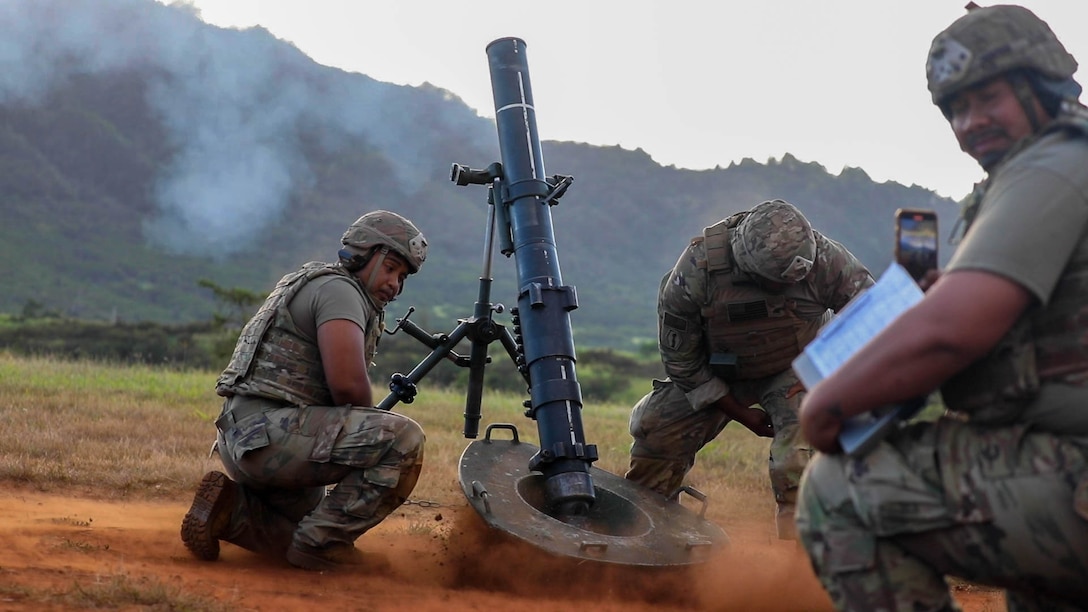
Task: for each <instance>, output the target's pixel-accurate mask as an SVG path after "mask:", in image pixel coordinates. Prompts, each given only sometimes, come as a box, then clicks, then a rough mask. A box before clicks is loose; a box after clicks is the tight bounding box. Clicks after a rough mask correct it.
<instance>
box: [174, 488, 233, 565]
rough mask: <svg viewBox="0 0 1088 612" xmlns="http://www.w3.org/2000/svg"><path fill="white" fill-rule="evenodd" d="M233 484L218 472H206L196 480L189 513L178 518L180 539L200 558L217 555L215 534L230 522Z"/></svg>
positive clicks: (217, 545)
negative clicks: (198, 484)
mask: <svg viewBox="0 0 1088 612" xmlns="http://www.w3.org/2000/svg"><path fill="white" fill-rule="evenodd" d="M232 485H233V483H232V482H231V480H230V478H228V477H227V475H226V474H224V473H222V472H208V473H207V474H205V475H204V478H203V479H201V481H200V486H198V487H197V489H196V495H195V496H194V497H193V504H192V506H190V507H189V512H187V513H186V514H185V518H184V519H182V521H181V541H182V542H184V543H185V548H188V549H189V552H191V553H193V555H194V556H195V557H196V558H198V559H201V560H203V561H215V560H216V559H218V558H219V537H218V536H219V534H220V533H221V532H222V531H223V529H224V528H226V526H227V523H228V522H229V521H230V512H229V511H228V512H224V511H223V510H224V509H227V510H229V509H230V507H231V505H232V504H233V503H234V488H233V486H232Z"/></svg>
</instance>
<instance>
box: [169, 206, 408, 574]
mask: <svg viewBox="0 0 1088 612" xmlns="http://www.w3.org/2000/svg"><path fill="white" fill-rule="evenodd" d="M387 222H391V223H392V227H391V228H390V227H389V223H387ZM359 226H361V227H362V230H363V234H365V235H359V232H358V231H356V230H358V229H359ZM401 228H408V229H409V230H414V234H413V233H412V232H411V231H409V232H408V235H401V234H398V233H397V232H398V231H399V230H400V229H401ZM353 231H354V232H355V233H354V234H353ZM380 231H384V232H386V233H385V234H382V233H380ZM375 232H378V233H377V234H375ZM402 233H403V232H402ZM387 234H388V235H387ZM374 235H377V236H378V237H379V238H381V240H382V241H385V242H388V243H390V244H392V245H394V246H395V247H401V248H396V249H394V250H396V251H397V252H398V253H400V254H401V255H402V257H403V258H404V259H405V261H407V262H408V263H409V267H410V268H411V270H412V271H413V272H414V271H416V270H418V269H419V265H420V264H421V263H422V261H423V258H424V257H425V248H426V243H425V241H424V240H423V238H422V235H420V234H418V230H415V228H414V226H411V225H410V223H408V222H407V221H406V220H403V219H402V218H401V217H399V216H397V215H394V214H393V213H388V212H386V211H378V212H376V213H370V214H369V215H364V217H362V218H360V220H359V221H357V222H356V224H355V225H353V226H352V228H349V230H348V232H347V233H345V236H344V240H343V243H344V245H345V247H346V248H345V249H344V250H343V251H341V261H340V262H339V263H336V264H325V263H320V262H314V263H309V264H306V265H305V266H303V268H302V269H301V270H299V271H297V272H294V273H291V274H288V275H286V276H284V277H283V278H282V279H281V280H280V281H279V283H277V285H276V287H275V289H274V290H273V291H272V292H271V294H270V295H269V296H268V298H267V299H266V300H265V303H264V304H263V305H262V306H261V308H260V309H259V310H258V312H257V314H256V315H254V317H253V318H252V319H251V320H250V321H249V322H248V323H247V324H246V326H245V328H244V329H243V330H242V333H241V335H240V337H239V339H238V344H237V346H236V348H235V351H234V355H233V356H232V358H231V361H230V364H229V365H228V366H227V368H226V369H225V370H224V371H223V373H222V375H221V376H220V377H219V381H218V383H217V386H216V391H217V392H218V393H219V395H222V396H224V397H226V400H225V401H224V404H223V411H222V414H221V415H220V417H219V418H218V419H217V420H216V423H215V425H216V429H217V449H218V451H219V456H220V459H221V461H222V463H223V467H224V471H225V472H226V473H227V474H228V475H229V476H230V479H231V480H232V481H234V483H236V485H230V489H229V493H228V494H226V495H224V494H221V493H220V491H221V490H222V489H221V486H222V482H221V481H220V482H217V481H216V480H215V473H211V474H210V475H208V476H206V477H205V482H206V483H212V484H215V485H217V486H218V487H219V488H217V489H215V490H214V491H213V492H212V493H208V492H202V491H198V496H197V500H196V501H195V502H194V509H193V510H191V511H190V514H189V515H187V516H186V520H185V522H184V523H183V528H182V538H183V540H184V541H185V543H186V545H187V546H188V547H189V548H190V550H192V551H193V552H194V554H196V555H197V556H199V557H201V558H204V559H207V560H212V559H214V558H216V557H217V556H218V545H217V544H216V543H215V540H214V539H212V540H211V541H210V542H209V541H207V539H208V538H206V537H205V536H206V535H208V534H206V533H205V531H207V530H213V531H214V533H212V534H210V535H211V536H212V537H214V538H215V539H221V540H225V541H228V542H231V543H233V544H236V545H238V546H241V547H243V548H246V549H248V550H252V551H255V552H258V553H262V554H268V555H272V556H277V557H280V558H282V557H283V556H284V554H288V559H289V560H292V557H291V553H288V551H289V549H297V550H303V551H313V550H316V551H337V550H340V551H344V550H353V549H354V548H353V547H354V542H355V540H356V539H357V538H358V537H359V536H360V535H362V534H363V533H364V532H366V531H367V530H368V529H370V528H371V527H374V526H375V525H377V524H378V523H379V522H381V521H382V519H384V518H385V517H386V516H388V515H389V514H390V513H391V512H392V511H393V510H395V509H396V508H397V507H398V506H400V505H401V504H402V503H403V502H404V501H405V499H407V497H408V495H409V494H410V493H411V491H412V489H413V488H414V486H415V484H416V480H417V479H418V477H419V473H420V470H421V468H422V463H423V447H424V434H423V430H422V429H421V428H420V426H419V425H418V424H417V423H415V422H414V421H412V420H411V419H409V418H408V417H405V416H403V415H400V414H397V413H394V412H389V411H384V410H378V409H376V408H372V407H363V406H350V405H345V406H334V405H332V401H333V400H332V393H331V391H330V390H329V388H328V384H327V382H326V380H325V376H324V370H323V367H322V361H321V352H320V350H319V347H318V345H317V339H316V330H317V327H318V326H320V324H321V323H322V322H323V321H324V320H331V319H347V320H351V321H353V322H355V323H356V324H358V325H359V326H360V328H361V329H363V331H364V334H365V338H366V340H365V349H364V353H365V358H366V362H367V363H368V364H369V363H370V360H371V359H372V358H373V356H374V355H375V353H376V349H377V344H378V340H379V338H380V335H381V332H382V329H383V327H384V325H383V311H382V309H381V308H380V307H379V306H378V305H377V304H376V303H375V302H374V300H373V299H372V298H371V296H370V294H369V293H368V291H367V289H366V287H365V284H364V283H363V282H361V281H359V280H357V279H356V278H355V276H354V274H353V271H354V270H358V269H362V267H363V266H364V265H365V261H364V260H365V259H366V258H369V257H384V256H385V254H386V253H387V252H388V251H386V250H382V249H380V248H377V247H380V246H382V245H380V244H379V245H375V244H373V241H372V240H370V238H372V237H373V236H374ZM390 236H391V237H392V239H391V240H389V238H390ZM413 239H417V240H414V241H413ZM368 240H370V241H369V242H368ZM379 242H380V241H379ZM357 257H358V258H362V259H355V258H357ZM379 263H380V262H379ZM296 298H298V299H297V300H296ZM228 484H229V483H228ZM330 485H335V487H334V488H332V489H331V490H330V491H328V493H327V494H326V492H327V488H328V487H329V486H330ZM202 486H205V485H204V484H202ZM201 495H204V496H210V495H217V496H218V497H217V498H215V499H216V504H217V505H216V506H215V508H214V511H215V513H216V514H219V515H222V516H223V517H226V516H228V515H229V519H227V518H223V519H219V518H215V519H214V520H215V522H216V524H215V525H214V526H212V527H207V528H205V527H204V523H205V522H207V521H209V520H211V519H209V517H208V516H206V515H209V514H211V513H212V510H205V511H204V512H203V514H202V513H201V512H200V511H199V510H200V508H199V507H198V505H199V502H200V497H201ZM224 505H226V507H223V506H224ZM201 521H203V522H201ZM202 529H204V531H201V530H202ZM292 563H295V561H293V560H292ZM296 564H297V563H296ZM303 567H307V566H305V565H303ZM308 569H316V568H314V567H308Z"/></svg>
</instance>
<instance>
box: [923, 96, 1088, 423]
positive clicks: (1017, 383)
mask: <svg viewBox="0 0 1088 612" xmlns="http://www.w3.org/2000/svg"><path fill="white" fill-rule="evenodd" d="M1059 130H1061V131H1066V132H1068V133H1070V134H1071V135H1074V136H1077V137H1080V138H1085V137H1088V111H1085V110H1084V109H1083V107H1078V108H1067V109H1066V112H1063V113H1062V114H1061V115H1059V116H1058V118H1056V119H1055V120H1054V121H1053V122H1052V123H1051V124H1050V125H1048V126H1047V127H1046V128H1045V129H1044V130H1042V131H1040V133H1039V134H1038V135H1037V136H1033V137H1031V138H1029V139H1027V142H1026V143H1022V145H1021V146H1018V147H1016V149H1015V151H1010V154H1009V156H1008V157H1006V158H1005V159H1006V161H1007V160H1009V159H1011V158H1012V157H1013V156H1014V153H1016V152H1020V151H1023V149H1024V148H1026V147H1027V146H1028V145H1030V144H1033V143H1035V142H1036V141H1037V140H1038V139H1039V138H1040V137H1042V136H1043V135H1045V134H1050V133H1053V132H1055V131H1059ZM990 176H991V177H992V176H993V174H991V175H990ZM989 184H990V178H987V179H986V181H984V182H982V183H980V184H979V186H977V187H976V188H975V190H974V192H973V193H972V194H971V195H970V196H969V200H968V201H967V203H966V204H967V205H966V207H965V208H964V221H965V223H966V226H967V228H969V227H970V224H971V223H973V222H974V219H975V216H976V214H977V212H978V208H979V206H981V204H982V200H983V198H984V196H985V195H986V191H987V189H988V188H989ZM966 231H967V230H966V229H965V230H964V232H965V233H966ZM1086 320H1088V241H1083V240H1082V241H1081V242H1080V244H1079V245H1078V246H1077V248H1076V250H1075V251H1074V252H1073V254H1072V256H1071V257H1070V259H1069V261H1068V262H1067V263H1066V267H1065V269H1064V270H1063V272H1062V276H1061V278H1060V279H1059V281H1058V284H1057V286H1056V287H1055V288H1054V292H1053V294H1052V295H1051V297H1050V303H1049V305H1048V306H1047V307H1046V308H1034V309H1032V310H1031V311H1029V312H1028V313H1027V314H1026V315H1025V316H1023V317H1021V318H1020V320H1018V321H1017V322H1016V324H1015V325H1013V327H1012V329H1010V330H1009V332H1008V333H1007V334H1006V335H1005V336H1004V337H1003V338H1002V339H1001V340H1000V341H999V342H998V344H997V346H995V347H994V348H993V349H991V350H990V352H989V353H988V354H987V355H986V356H985V357H983V358H982V359H981V360H979V361H976V362H975V363H974V364H972V365H971V366H970V367H968V368H967V369H965V370H963V371H962V372H959V373H958V374H956V375H955V376H953V377H952V378H951V379H949V380H948V381H947V382H945V384H944V385H943V386H942V387H941V395H942V397H943V399H944V402H945V404H946V405H947V406H948V408H949V409H951V410H954V411H957V412H963V413H966V414H970V415H971V420H972V421H974V422H980V423H992V424H1005V423H1011V422H1013V421H1015V420H1016V419H1017V418H1018V417H1019V416H1020V415H1021V414H1022V412H1023V410H1024V409H1025V408H1026V407H1027V406H1028V404H1029V403H1030V402H1031V400H1033V399H1034V398H1035V395H1036V394H1037V393H1038V391H1039V386H1040V385H1041V384H1042V383H1047V382H1054V383H1064V384H1071V385H1077V386H1083V385H1085V384H1086V383H1088V340H1086V338H1085V332H1084V322H1085V321H1086Z"/></svg>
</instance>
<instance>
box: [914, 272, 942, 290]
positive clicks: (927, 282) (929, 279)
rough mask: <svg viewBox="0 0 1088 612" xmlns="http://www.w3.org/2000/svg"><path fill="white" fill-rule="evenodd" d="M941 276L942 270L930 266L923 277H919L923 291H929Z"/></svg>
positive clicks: (919, 283) (919, 284)
mask: <svg viewBox="0 0 1088 612" xmlns="http://www.w3.org/2000/svg"><path fill="white" fill-rule="evenodd" d="M939 278H941V271H940V270H938V269H936V268H930V269H929V270H926V273H925V275H924V276H922V278H920V279H918V286H919V287H921V288H922V291H923V292H924V291H929V288H930V287H932V286H933V285H934V283H936V282H937V280H938V279H939Z"/></svg>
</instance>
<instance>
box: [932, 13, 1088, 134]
mask: <svg viewBox="0 0 1088 612" xmlns="http://www.w3.org/2000/svg"><path fill="white" fill-rule="evenodd" d="M968 9H969V10H968V11H967V14H966V15H964V16H963V17H960V18H959V19H957V20H956V21H954V22H953V23H952V25H950V26H948V28H947V29H945V30H944V31H943V32H941V33H940V34H938V35H937V37H936V38H934V39H933V44H932V45H931V46H930V49H929V56H928V57H927V59H926V81H927V82H928V85H929V92H930V94H931V95H932V97H933V103H934V104H936V105H937V106H939V107H940V108H941V110H942V112H944V113H945V116H948V109H947V103H948V101H949V99H950V98H951V97H952V96H953V95H954V94H956V93H958V92H959V91H961V90H963V89H966V88H968V87H971V86H974V85H978V84H980V83H982V82H984V81H986V80H988V79H991V78H993V77H995V76H997V75H999V74H1003V73H1007V72H1012V71H1017V70H1022V71H1025V72H1029V73H1030V72H1036V73H1038V74H1039V75H1041V76H1043V77H1045V78H1047V79H1052V80H1055V81H1063V80H1065V79H1069V78H1071V77H1072V76H1073V73H1074V72H1076V71H1077V61H1076V60H1075V59H1074V58H1073V56H1072V55H1070V54H1069V52H1068V51H1066V49H1065V47H1064V46H1063V45H1062V43H1061V41H1059V40H1058V37H1057V36H1055V35H1054V32H1053V31H1052V30H1051V29H1050V26H1049V25H1047V24H1046V22H1045V21H1043V20H1042V19H1039V18H1038V17H1037V16H1036V15H1035V13H1032V12H1031V11H1029V10H1028V9H1026V8H1024V7H1022V6H1014V5H996V6H988V7H979V6H977V5H974V3H971V4H969V5H968Z"/></svg>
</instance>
